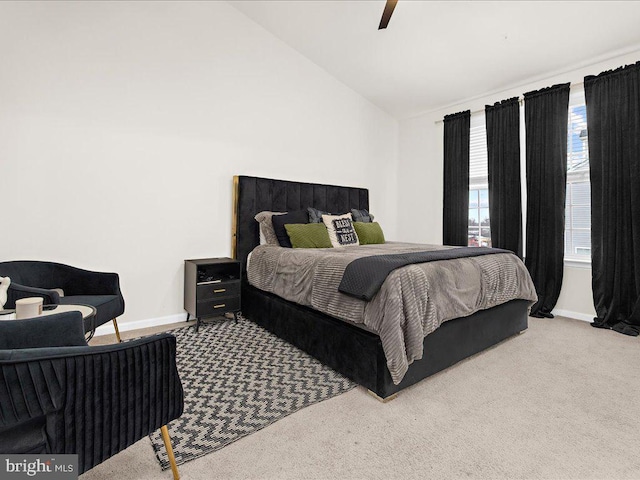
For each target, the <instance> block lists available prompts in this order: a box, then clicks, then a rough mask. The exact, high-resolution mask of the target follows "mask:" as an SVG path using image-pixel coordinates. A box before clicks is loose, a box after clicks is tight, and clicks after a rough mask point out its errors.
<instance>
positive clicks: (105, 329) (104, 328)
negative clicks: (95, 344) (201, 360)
mask: <svg viewBox="0 0 640 480" xmlns="http://www.w3.org/2000/svg"><path fill="white" fill-rule="evenodd" d="M186 319H187V314H186V312H185V313H176V314H175V315H168V316H166V317H159V318H147V319H146V320H136V321H135V322H118V330H120V332H128V331H130V330H139V329H141V328H149V327H159V326H161V325H169V324H170V323H179V322H184V321H185V320H186ZM115 333H116V331H115V329H114V328H113V322H107V323H105V324H104V325H100V326H99V327H98V328H96V333H95V335H96V336H100V335H113V334H115Z"/></svg>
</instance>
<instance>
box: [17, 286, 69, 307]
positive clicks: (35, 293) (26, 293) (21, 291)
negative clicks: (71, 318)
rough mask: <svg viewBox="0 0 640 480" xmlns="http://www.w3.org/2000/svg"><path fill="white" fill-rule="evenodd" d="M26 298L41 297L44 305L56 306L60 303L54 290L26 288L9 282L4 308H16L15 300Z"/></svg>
mask: <svg viewBox="0 0 640 480" xmlns="http://www.w3.org/2000/svg"><path fill="white" fill-rule="evenodd" d="M27 297H42V299H43V302H44V304H45V305H53V304H55V305H57V304H59V303H60V295H59V294H58V292H56V291H54V290H47V289H45V288H37V287H28V286H26V285H20V284H19V283H15V282H11V285H9V290H7V303H6V304H5V306H4V307H5V308H16V300H20V299H21V298H27Z"/></svg>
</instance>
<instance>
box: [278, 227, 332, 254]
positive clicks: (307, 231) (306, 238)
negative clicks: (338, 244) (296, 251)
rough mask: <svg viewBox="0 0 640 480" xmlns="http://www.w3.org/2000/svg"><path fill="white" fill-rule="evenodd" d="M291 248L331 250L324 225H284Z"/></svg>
mask: <svg viewBox="0 0 640 480" xmlns="http://www.w3.org/2000/svg"><path fill="white" fill-rule="evenodd" d="M284 228H285V229H286V230H287V234H288V235H289V239H290V240H291V245H293V248H331V247H332V245H331V240H329V234H328V233H327V227H325V226H324V223H286V224H285V225H284Z"/></svg>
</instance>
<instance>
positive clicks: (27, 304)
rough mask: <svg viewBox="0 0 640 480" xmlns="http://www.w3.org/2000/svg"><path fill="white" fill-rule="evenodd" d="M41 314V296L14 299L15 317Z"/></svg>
mask: <svg viewBox="0 0 640 480" xmlns="http://www.w3.org/2000/svg"><path fill="white" fill-rule="evenodd" d="M40 314H42V298H40V297H29V298H21V299H20V300H16V319H17V320H22V319H23V318H31V317H37V316H38V315H40Z"/></svg>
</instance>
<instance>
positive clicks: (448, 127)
mask: <svg viewBox="0 0 640 480" xmlns="http://www.w3.org/2000/svg"><path fill="white" fill-rule="evenodd" d="M470 129H471V111H470V110H466V111H464V112H460V113H454V114H452V115H447V116H445V117H444V199H443V200H444V201H443V219H442V220H443V221H442V223H443V225H442V243H443V244H444V245H460V246H467V244H468V242H469V236H468V230H469V135H470V131H471V130H470Z"/></svg>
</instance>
